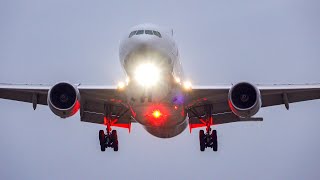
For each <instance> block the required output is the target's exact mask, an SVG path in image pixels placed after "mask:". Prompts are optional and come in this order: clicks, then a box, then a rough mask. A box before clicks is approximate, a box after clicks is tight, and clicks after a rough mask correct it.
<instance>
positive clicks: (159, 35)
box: [153, 31, 161, 38]
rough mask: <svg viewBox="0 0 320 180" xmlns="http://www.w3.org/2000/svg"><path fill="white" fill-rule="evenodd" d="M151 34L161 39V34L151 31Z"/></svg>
mask: <svg viewBox="0 0 320 180" xmlns="http://www.w3.org/2000/svg"><path fill="white" fill-rule="evenodd" d="M153 34H154V35H156V36H158V37H159V38H161V34H160V33H159V32H158V31H153Z"/></svg>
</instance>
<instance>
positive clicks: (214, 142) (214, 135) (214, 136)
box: [211, 130, 218, 151]
mask: <svg viewBox="0 0 320 180" xmlns="http://www.w3.org/2000/svg"><path fill="white" fill-rule="evenodd" d="M211 136H212V149H213V151H218V137H217V130H212V134H211Z"/></svg>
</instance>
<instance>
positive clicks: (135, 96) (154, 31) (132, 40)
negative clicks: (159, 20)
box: [119, 25, 187, 138]
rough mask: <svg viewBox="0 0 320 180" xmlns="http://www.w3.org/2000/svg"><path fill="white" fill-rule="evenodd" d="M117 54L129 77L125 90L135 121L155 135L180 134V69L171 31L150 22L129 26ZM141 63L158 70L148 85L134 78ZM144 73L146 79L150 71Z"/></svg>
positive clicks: (182, 114) (182, 115) (182, 124)
mask: <svg viewBox="0 0 320 180" xmlns="http://www.w3.org/2000/svg"><path fill="white" fill-rule="evenodd" d="M119 56H120V61H121V65H122V67H123V68H124V70H125V72H126V74H127V77H128V79H130V81H129V83H128V86H127V88H126V89H125V93H126V96H127V100H128V101H127V102H128V105H129V106H130V107H131V109H132V111H133V114H134V115H135V117H134V118H135V120H136V121H137V122H139V123H140V124H142V125H143V126H144V127H145V128H146V130H147V131H148V132H149V133H151V134H153V135H155V136H157V137H162V138H168V137H173V136H176V135H178V134H179V133H181V132H182V131H183V130H184V129H185V128H186V126H187V123H186V121H185V117H186V112H185V109H184V93H183V91H182V88H181V83H180V82H181V81H183V71H182V66H181V63H180V61H179V52H178V47H177V45H176V43H175V41H174V40H173V38H172V34H171V33H170V32H166V31H165V30H162V29H160V28H159V27H157V26H154V25H138V26H136V27H133V28H132V29H131V30H130V32H129V33H128V34H127V36H126V37H125V38H124V39H123V41H122V42H121V45H120V49H119ZM144 64H147V65H149V66H151V65H152V67H154V68H157V70H158V69H159V77H157V78H158V79H157V82H156V83H154V84H153V85H152V86H148V85H143V84H141V83H140V82H139V79H137V78H136V77H135V76H137V74H138V73H139V72H137V71H143V70H140V69H139V67H141V65H144ZM150 64H151V65H150ZM146 67H147V68H148V66H146ZM150 68H151V67H150ZM151 71H155V70H153V69H152V70H151ZM146 72H147V73H146V74H142V76H144V77H142V78H150V77H149V76H152V75H151V74H153V73H154V72H148V71H146ZM148 73H150V74H148ZM140 76H141V75H140ZM149 81H150V80H149ZM151 81H152V79H151ZM157 114H159V115H157ZM158 116H159V117H158Z"/></svg>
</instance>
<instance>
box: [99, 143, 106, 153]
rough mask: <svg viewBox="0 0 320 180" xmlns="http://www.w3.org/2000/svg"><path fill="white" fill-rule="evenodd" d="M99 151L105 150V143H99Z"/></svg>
mask: <svg viewBox="0 0 320 180" xmlns="http://www.w3.org/2000/svg"><path fill="white" fill-rule="evenodd" d="M100 147H101V151H102V152H104V151H106V145H105V144H100Z"/></svg>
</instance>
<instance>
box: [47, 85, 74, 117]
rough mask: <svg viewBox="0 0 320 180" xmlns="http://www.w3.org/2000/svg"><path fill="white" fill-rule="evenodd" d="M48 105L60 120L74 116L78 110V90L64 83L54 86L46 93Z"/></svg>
mask: <svg viewBox="0 0 320 180" xmlns="http://www.w3.org/2000/svg"><path fill="white" fill-rule="evenodd" d="M48 105H49V107H50V109H51V111H52V112H53V113H54V114H55V115H57V116H59V117H61V118H67V117H70V116H72V115H74V114H75V113H76V112H77V111H78V110H79V108H80V93H79V90H78V88H77V87H75V86H73V85H72V84H69V83H65V82H61V83H58V84H56V85H54V86H53V87H52V88H51V89H50V90H49V93H48Z"/></svg>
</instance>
